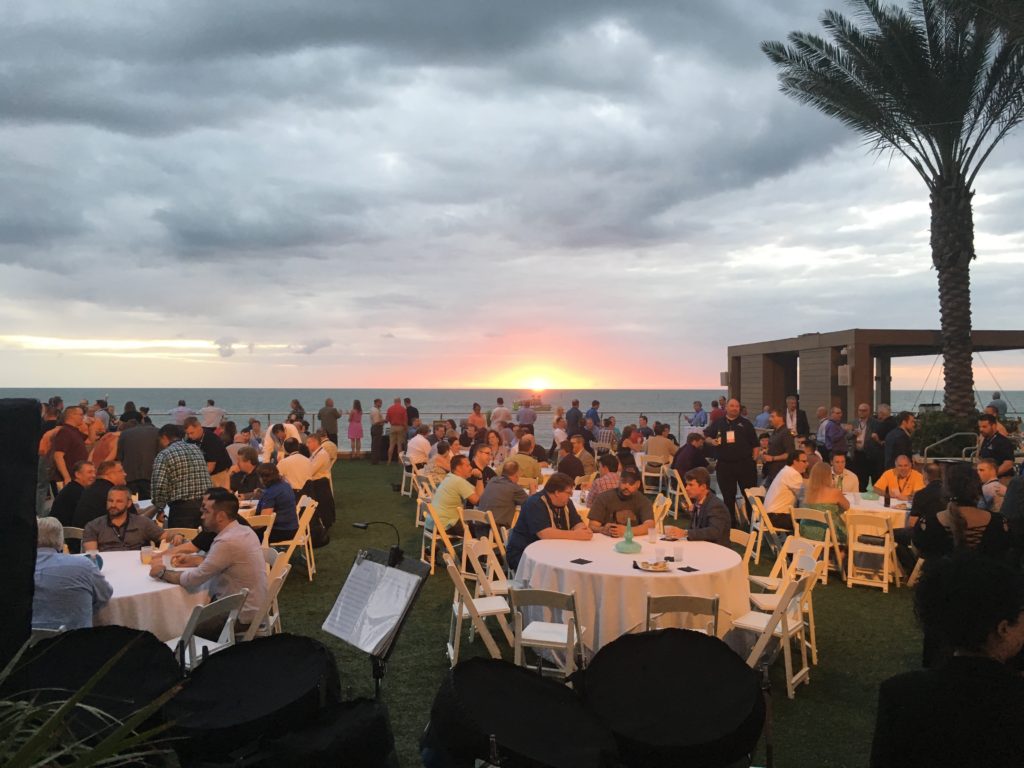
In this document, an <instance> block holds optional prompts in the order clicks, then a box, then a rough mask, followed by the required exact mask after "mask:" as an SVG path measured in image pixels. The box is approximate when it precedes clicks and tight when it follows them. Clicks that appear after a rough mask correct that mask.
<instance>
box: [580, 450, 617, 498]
mask: <svg viewBox="0 0 1024 768" xmlns="http://www.w3.org/2000/svg"><path fill="white" fill-rule="evenodd" d="M621 468H622V467H621V465H620V464H619V457H618V456H616V455H615V454H614V453H606V454H605V455H604V456H602V457H601V458H600V459H599V460H598V462H597V477H595V478H594V482H592V483H591V484H590V489H589V490H588V491H587V498H586V500H585V502H584V503H585V505H586V506H587V507H590V506H592V505H593V503H594V499H596V498H597V497H598V496H600V495H601V494H602V493H604V492H605V491H610V490H612V489H613V488H618V487H619V470H620V469H621Z"/></svg>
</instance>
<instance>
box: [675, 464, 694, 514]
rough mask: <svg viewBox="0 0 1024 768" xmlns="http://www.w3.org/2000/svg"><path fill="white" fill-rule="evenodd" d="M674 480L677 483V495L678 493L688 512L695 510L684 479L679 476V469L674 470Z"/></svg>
mask: <svg viewBox="0 0 1024 768" xmlns="http://www.w3.org/2000/svg"><path fill="white" fill-rule="evenodd" d="M672 479H673V480H674V481H675V493H678V494H679V496H680V497H681V498H682V499H683V502H684V503H685V504H686V508H687V509H688V510H689V509H693V502H692V501H691V500H690V494H688V493H687V492H686V484H685V483H684V482H683V477H682V475H680V474H679V470H678V469H673V470H672Z"/></svg>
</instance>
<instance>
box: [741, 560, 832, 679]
mask: <svg viewBox="0 0 1024 768" xmlns="http://www.w3.org/2000/svg"><path fill="white" fill-rule="evenodd" d="M814 578H815V577H814V576H813V575H811V574H808V575H806V576H802V577H800V578H798V579H793V580H792V581H790V582H789V584H787V585H786V589H785V591H783V593H782V595H781V597H780V599H779V603H778V606H777V607H776V608H775V610H774V611H772V612H771V613H761V612H760V611H750V612H749V613H745V614H744V615H743V616H740V617H739V618H737V619H733V622H732V626H733V628H734V629H744V630H747V631H749V632H756V633H757V634H758V639H757V641H756V642H755V643H754V647H753V649H752V650H751V651H750V655H749V656H748V657H747V665H748V666H749V667H751V668H752V669H758V668H762V667H767V666H769V665H770V664H771V662H772V661H774V659H775V658H776V656H775V655H773V654H771V653H770V652H769V651H768V645H769V643H772V642H773V641H776V640H777V641H778V642H779V644H780V645H781V646H782V652H783V655H784V657H785V660H786V693H787V695H788V696H789V698H791V699H792V698H793V697H794V696H795V694H796V686H798V685H799V684H801V683H807V682H810V679H811V668H810V666H808V664H807V644H806V641H805V638H804V621H803V615H802V611H801V602H802V600H803V596H804V594H805V593H806V592H807V590H808V589H810V587H811V582H812V581H813V580H814ZM794 639H795V640H797V641H798V642H799V643H800V660H801V664H800V669H799V670H798V671H796V672H794V671H793V650H792V648H791V643H792V641H793V640H794Z"/></svg>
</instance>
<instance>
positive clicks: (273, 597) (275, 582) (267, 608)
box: [241, 564, 292, 642]
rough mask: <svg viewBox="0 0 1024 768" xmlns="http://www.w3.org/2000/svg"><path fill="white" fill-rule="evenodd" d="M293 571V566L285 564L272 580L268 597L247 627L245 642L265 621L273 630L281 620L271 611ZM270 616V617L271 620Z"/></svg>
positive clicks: (252, 636)
mask: <svg viewBox="0 0 1024 768" xmlns="http://www.w3.org/2000/svg"><path fill="white" fill-rule="evenodd" d="M291 571H292V567H291V566H290V565H288V564H285V566H284V568H283V569H282V570H281V572H280V573H279V574H278V575H277V576H275V577H274V578H273V579H271V580H270V582H269V584H268V585H267V599H266V600H265V601H264V603H263V605H261V606H260V607H259V610H258V611H257V613H256V615H255V616H254V617H253V620H252V623H251V624H250V625H249V629H247V630H246V631H245V634H244V635H243V636H242V638H241V639H242V641H243V642H248V641H249V640H252V639H253V638H254V637H256V633H257V632H259V631H260V629H261V627H262V626H263V624H264V623H266V624H267V630H268V631H271V632H272V631H273V629H274V624H275V623H276V622H277V621H278V620H279V617H278V616H271V612H272V611H273V609H274V606H275V605H276V604H277V596H278V594H280V592H281V588H282V587H283V586H284V582H285V580H286V579H287V578H288V574H289V573H291ZM268 618H269V619H270V620H269V621H268Z"/></svg>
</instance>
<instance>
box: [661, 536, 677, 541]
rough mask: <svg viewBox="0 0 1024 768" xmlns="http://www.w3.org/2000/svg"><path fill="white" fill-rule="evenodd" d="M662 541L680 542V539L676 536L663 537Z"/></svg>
mask: <svg viewBox="0 0 1024 768" xmlns="http://www.w3.org/2000/svg"><path fill="white" fill-rule="evenodd" d="M661 540H662V541H679V539H677V538H676V537H675V536H662V537H661Z"/></svg>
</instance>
